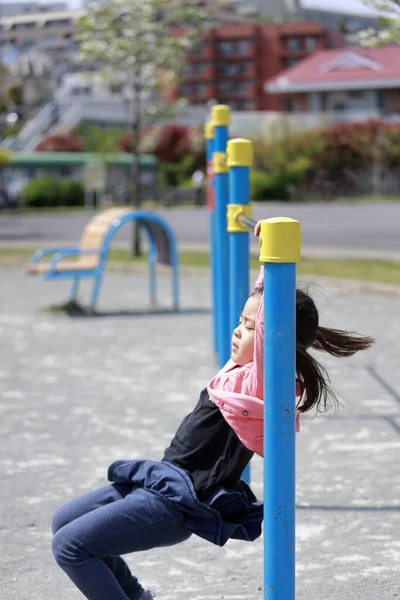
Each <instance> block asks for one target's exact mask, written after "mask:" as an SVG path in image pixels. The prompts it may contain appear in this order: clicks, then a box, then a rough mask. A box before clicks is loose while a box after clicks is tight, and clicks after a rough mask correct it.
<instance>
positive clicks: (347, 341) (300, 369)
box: [255, 288, 374, 412]
mask: <svg viewBox="0 0 400 600" xmlns="http://www.w3.org/2000/svg"><path fill="white" fill-rule="evenodd" d="M262 293H263V289H262V288H258V289H257V290H256V291H255V294H257V295H258V294H262ZM373 343H374V339H373V338H371V337H368V336H364V335H360V334H357V333H352V332H349V331H342V330H341V329H329V328H327V327H320V325H319V315H318V310H317V307H316V306H315V303H314V300H313V299H312V298H311V297H310V296H309V295H308V294H306V292H303V291H302V290H299V289H297V290H296V375H297V379H298V381H299V382H300V385H301V387H302V390H303V391H302V394H301V397H300V400H299V402H298V405H297V408H298V410H299V411H300V412H307V411H309V410H311V409H312V408H314V407H316V409H317V411H318V412H323V411H326V410H328V408H329V407H330V405H329V402H328V399H329V397H331V398H332V400H333V403H334V404H335V405H337V404H338V403H339V401H338V399H337V397H336V395H335V393H334V392H333V390H332V388H331V386H330V379H329V375H328V373H327V371H326V369H325V368H324V367H323V366H322V365H321V364H320V363H319V362H318V361H317V359H316V358H315V357H314V356H312V355H311V354H310V353H309V351H308V350H309V348H314V349H315V350H320V351H322V352H327V353H328V354H331V355H332V356H339V357H345V356H352V355H353V354H355V353H356V352H358V351H359V350H366V349H367V348H369V347H370V346H371V345H372V344H373Z"/></svg>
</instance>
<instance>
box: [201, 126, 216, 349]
mask: <svg viewBox="0 0 400 600" xmlns="http://www.w3.org/2000/svg"><path fill="white" fill-rule="evenodd" d="M204 134H205V139H206V151H207V204H208V213H209V216H210V266H211V303H212V325H213V347H214V353H215V354H216V355H218V332H217V323H218V320H217V319H218V312H219V311H218V307H217V303H218V295H217V278H216V275H217V273H216V266H215V256H216V252H215V244H216V240H215V236H216V230H215V199H214V198H215V191H214V171H213V162H212V160H213V151H214V125H213V123H211V122H208V123H206V124H205V126H204Z"/></svg>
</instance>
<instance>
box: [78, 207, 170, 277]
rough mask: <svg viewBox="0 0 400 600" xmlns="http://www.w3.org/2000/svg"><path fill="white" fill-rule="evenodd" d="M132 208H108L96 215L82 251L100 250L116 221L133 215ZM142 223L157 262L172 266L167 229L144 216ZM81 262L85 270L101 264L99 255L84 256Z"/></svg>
mask: <svg viewBox="0 0 400 600" xmlns="http://www.w3.org/2000/svg"><path fill="white" fill-rule="evenodd" d="M132 212H133V211H132V208H107V209H105V210H102V211H101V212H99V213H98V214H97V215H95V216H94V217H93V218H92V220H91V221H89V223H88V224H87V225H86V227H85V229H84V230H83V233H82V237H81V241H80V245H79V247H80V248H81V250H92V249H95V250H99V249H100V248H102V247H103V245H104V242H105V238H106V236H107V233H108V231H109V230H110V227H111V225H112V223H113V222H114V221H115V219H119V218H122V217H124V216H125V215H127V214H130V213H132ZM140 222H141V223H142V224H143V225H144V226H145V227H146V229H147V230H148V232H149V234H150V236H151V237H152V239H153V241H154V243H155V245H156V248H157V261H158V262H159V263H160V264H163V265H169V266H171V265H172V259H173V256H172V248H171V241H170V239H169V236H168V233H167V231H166V230H165V228H164V227H163V226H162V225H160V223H158V222H155V221H153V220H152V219H151V218H146V217H145V216H142V217H141V218H140ZM79 262H80V263H81V264H82V265H83V264H84V265H85V268H96V267H97V266H98V265H99V262H100V255H99V254H83V255H81V256H80V258H79Z"/></svg>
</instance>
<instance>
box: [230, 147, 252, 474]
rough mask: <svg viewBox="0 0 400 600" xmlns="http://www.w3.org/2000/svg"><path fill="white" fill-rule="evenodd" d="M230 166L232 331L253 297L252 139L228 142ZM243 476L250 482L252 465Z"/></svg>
mask: <svg viewBox="0 0 400 600" xmlns="http://www.w3.org/2000/svg"><path fill="white" fill-rule="evenodd" d="M227 156H228V167H229V204H228V212H227V219H228V236H229V299H230V315H229V321H230V331H231V332H232V331H233V330H234V329H235V327H237V324H238V321H239V317H240V314H241V312H242V310H243V307H244V305H245V304H246V301H247V298H248V297H249V278H250V256H249V255H250V251H249V232H248V229H247V227H244V226H243V225H241V224H240V223H239V222H238V221H237V216H238V215H239V214H244V215H245V216H246V217H249V218H251V206H250V167H251V165H252V162H253V145H252V143H251V141H250V140H245V139H240V138H238V139H233V140H230V141H229V142H228V152H227ZM242 479H244V481H246V482H247V483H250V465H248V466H247V467H246V469H245V470H244V472H243V475H242Z"/></svg>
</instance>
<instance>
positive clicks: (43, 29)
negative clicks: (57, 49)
mask: <svg viewBox="0 0 400 600" xmlns="http://www.w3.org/2000/svg"><path fill="white" fill-rule="evenodd" d="M83 15H84V11H83V10H63V11H56V12H40V13H35V14H24V15H16V16H10V17H3V18H2V19H1V20H0V32H1V42H2V44H10V45H13V46H16V47H18V48H28V47H30V46H33V45H36V44H40V43H42V42H46V41H52V40H60V39H64V40H65V39H67V40H68V39H71V38H72V37H73V36H74V35H75V34H76V32H77V27H78V21H79V19H80V18H81V17H82V16H83Z"/></svg>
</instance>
